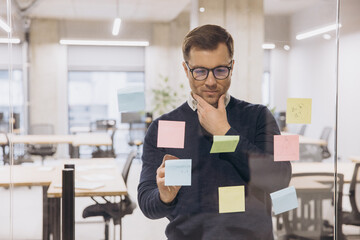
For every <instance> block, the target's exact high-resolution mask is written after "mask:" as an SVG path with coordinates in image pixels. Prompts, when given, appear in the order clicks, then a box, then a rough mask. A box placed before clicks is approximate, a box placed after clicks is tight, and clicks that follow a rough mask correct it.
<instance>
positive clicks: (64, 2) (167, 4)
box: [0, 0, 336, 22]
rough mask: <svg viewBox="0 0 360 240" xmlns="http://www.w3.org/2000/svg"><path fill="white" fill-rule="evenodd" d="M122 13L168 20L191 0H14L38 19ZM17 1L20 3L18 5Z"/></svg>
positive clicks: (276, 1)
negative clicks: (117, 6)
mask: <svg viewBox="0 0 360 240" xmlns="http://www.w3.org/2000/svg"><path fill="white" fill-rule="evenodd" d="M117 1H119V2H118V3H119V14H120V17H121V18H122V19H123V20H126V21H135V22H168V21H171V20H173V19H174V18H176V17H177V16H178V15H179V13H180V12H182V11H183V10H184V9H186V8H187V9H189V6H190V2H191V0H13V1H12V3H13V4H12V5H13V6H12V8H13V9H16V6H15V5H18V6H19V8H22V9H26V8H27V7H28V6H29V5H31V4H32V3H34V4H33V5H32V6H31V7H30V8H29V9H28V11H25V12H24V13H25V15H28V16H30V17H36V18H57V19H79V20H80V19H81V20H109V19H113V18H114V17H115V16H116V15H117V9H116V5H117ZM335 1H336V0H264V11H265V14H266V15H291V14H293V13H295V12H296V11H299V10H302V9H304V8H306V7H309V6H311V5H314V4H316V3H318V2H335ZM6 2H7V0H0V14H1V12H2V15H4V10H5V9H6ZM16 3H17V4H16Z"/></svg>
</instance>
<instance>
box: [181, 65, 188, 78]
mask: <svg viewBox="0 0 360 240" xmlns="http://www.w3.org/2000/svg"><path fill="white" fill-rule="evenodd" d="M182 66H183V68H184V72H185V74H186V77H187V78H189V71H188V68H187V66H186V63H185V62H183V63H182Z"/></svg>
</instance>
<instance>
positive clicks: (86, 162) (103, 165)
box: [47, 158, 127, 198]
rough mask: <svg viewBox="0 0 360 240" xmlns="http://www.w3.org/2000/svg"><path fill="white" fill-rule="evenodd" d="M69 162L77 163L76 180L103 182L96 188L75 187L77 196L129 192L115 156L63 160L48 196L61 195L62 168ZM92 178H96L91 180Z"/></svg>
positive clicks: (115, 194)
mask: <svg viewBox="0 0 360 240" xmlns="http://www.w3.org/2000/svg"><path fill="white" fill-rule="evenodd" d="M69 163H71V164H75V181H78V182H88V183H96V182H100V183H102V184H103V186H102V187H99V188H96V189H89V190H86V189H77V188H75V197H94V196H121V195H126V194H127V188H126V185H125V183H124V180H123V179H122V176H121V174H120V172H119V170H118V169H117V166H116V163H115V160H114V159H113V158H95V159H72V160H66V161H63V164H62V165H61V166H59V167H57V169H56V174H55V176H54V177H53V178H52V182H51V185H50V187H49V190H48V195H47V196H48V198H60V197H61V193H62V189H61V184H62V182H61V179H62V169H63V165H64V164H69ZM90 178H93V179H94V180H89V179H90ZM96 178H98V179H96Z"/></svg>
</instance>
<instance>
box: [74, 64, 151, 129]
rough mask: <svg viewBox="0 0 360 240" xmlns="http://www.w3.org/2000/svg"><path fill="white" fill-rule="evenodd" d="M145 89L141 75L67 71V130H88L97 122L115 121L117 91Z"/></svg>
mask: <svg viewBox="0 0 360 240" xmlns="http://www.w3.org/2000/svg"><path fill="white" fill-rule="evenodd" d="M132 86H136V87H139V88H140V89H144V72H140V71H139V72H96V71H70V72H69V86H68V87H69V127H70V129H71V127H75V126H76V127H87V126H90V123H91V122H94V121H96V120H99V119H116V120H117V123H119V117H120V113H119V111H118V109H117V90H118V89H122V88H128V87H132Z"/></svg>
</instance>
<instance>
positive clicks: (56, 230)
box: [53, 198, 61, 240]
mask: <svg viewBox="0 0 360 240" xmlns="http://www.w3.org/2000/svg"><path fill="white" fill-rule="evenodd" d="M60 200H61V199H60V198H53V201H54V208H53V210H54V211H53V214H54V216H53V240H60V232H61V229H60V220H61V216H60V208H61V201H60Z"/></svg>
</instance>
